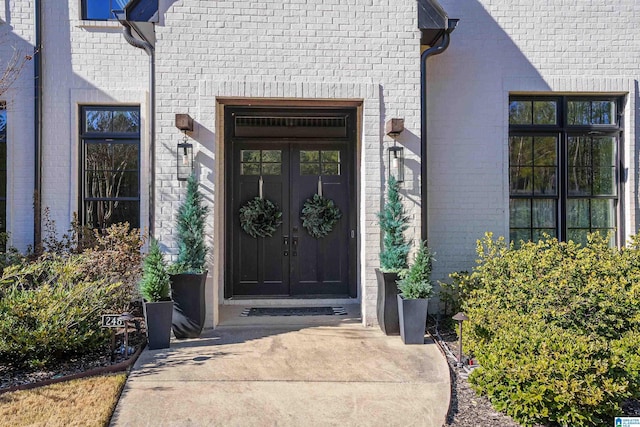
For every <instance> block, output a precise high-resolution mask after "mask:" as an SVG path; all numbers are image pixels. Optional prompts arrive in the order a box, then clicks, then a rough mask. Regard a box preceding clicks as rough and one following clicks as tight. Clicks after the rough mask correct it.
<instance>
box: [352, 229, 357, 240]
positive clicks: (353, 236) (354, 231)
mask: <svg viewBox="0 0 640 427" xmlns="http://www.w3.org/2000/svg"><path fill="white" fill-rule="evenodd" d="M355 237H356V230H351V238H352V239H354V238H355Z"/></svg>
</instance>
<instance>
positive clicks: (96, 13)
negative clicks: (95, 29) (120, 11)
mask: <svg viewBox="0 0 640 427" xmlns="http://www.w3.org/2000/svg"><path fill="white" fill-rule="evenodd" d="M84 1H85V11H84V12H85V13H84V14H85V16H83V18H84V19H100V20H103V19H111V18H112V15H111V5H110V4H109V1H108V0H84Z"/></svg>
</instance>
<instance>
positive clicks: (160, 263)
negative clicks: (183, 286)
mask: <svg viewBox="0 0 640 427" xmlns="http://www.w3.org/2000/svg"><path fill="white" fill-rule="evenodd" d="M170 287H171V282H170V280H169V273H167V265H166V263H165V261H164V257H163V256H162V252H160V247H159V246H158V242H157V241H156V240H155V239H152V240H151V246H150V248H149V254H148V255H147V256H146V257H145V258H144V262H143V266H142V281H141V282H140V293H141V294H142V297H143V298H144V299H145V300H147V301H149V302H157V301H162V300H165V299H167V298H169V292H170Z"/></svg>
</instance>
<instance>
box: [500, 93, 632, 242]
mask: <svg viewBox="0 0 640 427" xmlns="http://www.w3.org/2000/svg"><path fill="white" fill-rule="evenodd" d="M622 103H623V99H622V98H618V97H606V96H575V97H574V96H554V97H551V96H549V97H531V96H513V97H511V98H510V100H509V195H510V200H509V229H510V239H511V240H512V241H514V242H515V243H516V244H519V242H520V241H521V240H522V241H529V240H533V241H537V240H539V239H541V238H543V236H545V235H548V236H551V237H557V238H558V239H560V240H573V241H574V242H577V243H586V241H587V235H588V233H591V232H596V231H598V232H600V233H601V234H603V235H607V234H608V235H609V236H610V240H611V245H615V244H616V243H617V241H618V239H617V233H618V229H617V227H618V223H619V218H618V210H619V194H620V185H621V184H620V177H619V170H620V159H619V147H620V137H621V134H622V126H621V123H620V116H621V111H622V105H623V104H622Z"/></svg>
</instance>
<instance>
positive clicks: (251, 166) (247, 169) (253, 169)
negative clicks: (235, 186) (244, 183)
mask: <svg viewBox="0 0 640 427" xmlns="http://www.w3.org/2000/svg"><path fill="white" fill-rule="evenodd" d="M240 175H260V163H243V164H242V168H241V170H240Z"/></svg>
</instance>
